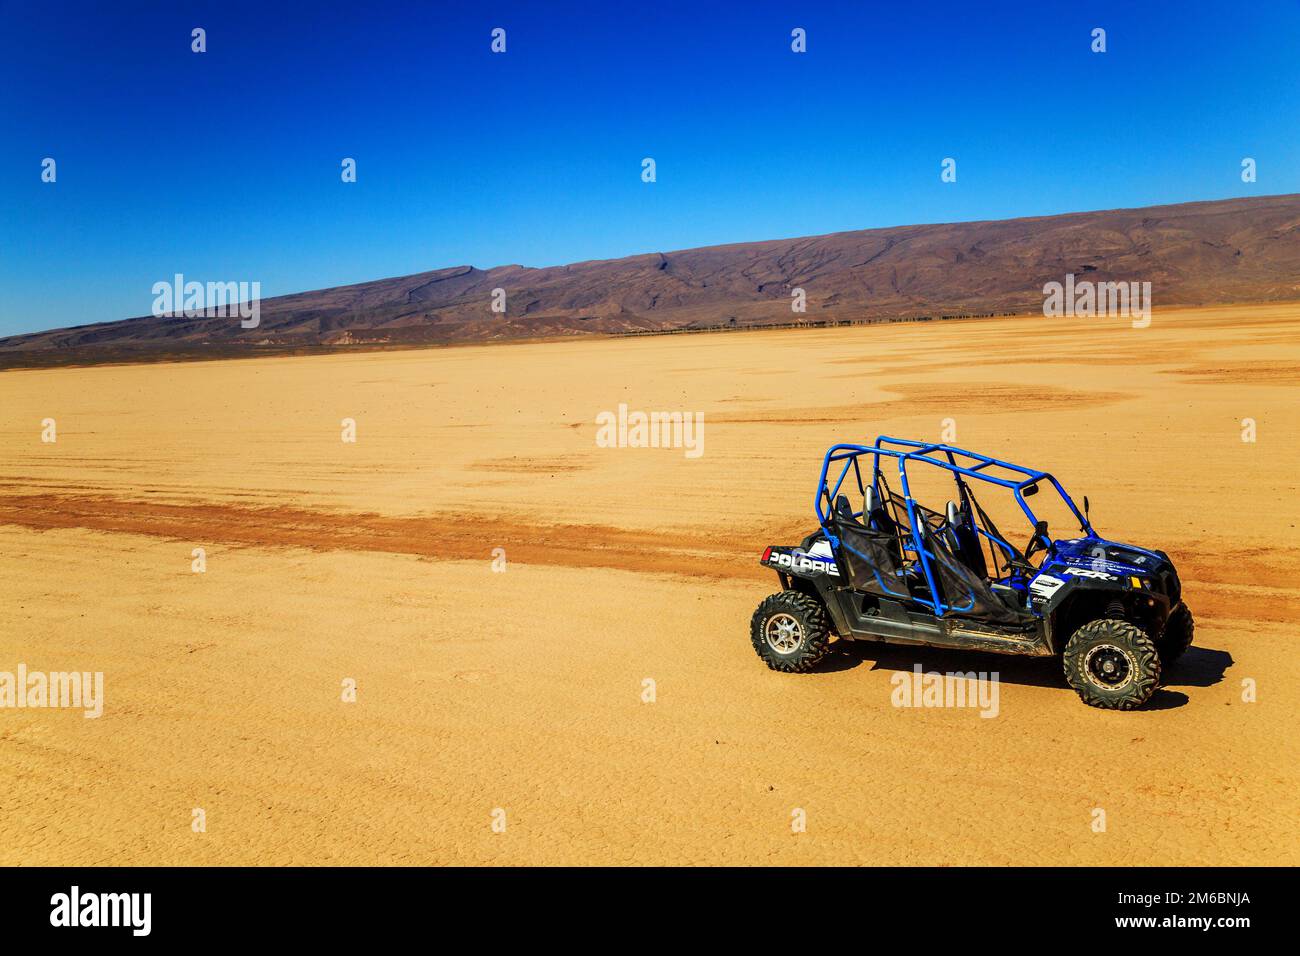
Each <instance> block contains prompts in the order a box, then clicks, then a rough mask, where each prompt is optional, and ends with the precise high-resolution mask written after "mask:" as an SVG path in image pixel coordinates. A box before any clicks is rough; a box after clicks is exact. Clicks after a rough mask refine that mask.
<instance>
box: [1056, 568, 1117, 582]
mask: <svg viewBox="0 0 1300 956" xmlns="http://www.w3.org/2000/svg"><path fill="white" fill-rule="evenodd" d="M1061 574H1068V575H1070V577H1072V578H1096V579H1097V580H1098V581H1118V580H1119V578H1117V577H1116V576H1115V575H1113V574H1107V573H1106V572H1105V571H1094V570H1093V569H1092V568H1066V569H1065V570H1064V571H1062V572H1061Z"/></svg>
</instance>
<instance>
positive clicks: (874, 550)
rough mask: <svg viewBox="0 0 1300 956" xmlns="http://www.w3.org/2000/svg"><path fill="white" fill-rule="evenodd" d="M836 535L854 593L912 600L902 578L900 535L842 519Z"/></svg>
mask: <svg viewBox="0 0 1300 956" xmlns="http://www.w3.org/2000/svg"><path fill="white" fill-rule="evenodd" d="M835 534H836V536H837V537H838V538H839V539H840V551H841V553H842V555H843V558H844V563H845V564H846V565H848V568H847V570H848V573H849V584H850V585H851V586H852V587H853V589H854V590H856V591H866V592H868V593H869V594H876V595H880V596H882V597H895V598H909V597H911V594H910V593H909V591H908V588H907V582H906V580H904V578H903V575H902V565H901V562H900V561H899V557H898V536H897V534H895V533H894V532H886V531H876V530H873V529H871V528H868V527H866V526H864V525H862V524H859V523H857V522H856V521H845V520H844V519H842V518H838V517H837V519H836V522H835Z"/></svg>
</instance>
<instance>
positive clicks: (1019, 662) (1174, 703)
mask: <svg viewBox="0 0 1300 956" xmlns="http://www.w3.org/2000/svg"><path fill="white" fill-rule="evenodd" d="M863 663H870V665H871V670H873V671H877V670H881V671H885V670H888V671H904V672H908V671H911V670H912V669H913V668H914V667H916V665H918V664H919V665H921V670H923V671H926V672H929V671H938V672H940V673H948V672H953V673H968V672H970V671H975V672H979V671H984V672H985V673H990V672H992V671H997V673H998V679H999V680H1001V681H1003V682H1005V683H1009V684H1022V685H1024V686H1027V687H1056V688H1060V689H1062V690H1069V689H1070V685H1069V684H1067V683H1066V682H1065V675H1064V674H1063V673H1062V672H1061V664H1060V662H1059V661H1058V660H1057V659H1056V658H1052V657H1013V656H1009V655H1003V654H987V653H983V652H980V651H956V650H948V649H946V648H942V647H925V646H921V645H917V646H907V647H904V646H901V645H898V644H883V643H877V642H875V641H837V642H836V643H835V653H833V654H831V655H830V656H828V657H827V658H826V660H824V661H822V663H821V665H820V666H819V667H818V668H817V670H819V671H822V672H826V673H832V672H835V671H846V670H852V669H853V668H855V667H857V666H858V665H860V664H863ZM1232 665H1233V660H1232V655H1231V654H1229V653H1228V652H1227V651H1220V650H1214V649H1213V648H1208V647H1191V648H1189V649H1188V651H1187V653H1186V654H1184V655H1183V657H1182V658H1181V659H1180V660H1179V661H1178V663H1176V664H1175V665H1174V666H1173V667H1172V668H1170V670H1169V673H1168V674H1166V675H1164V677H1163V679H1162V681H1161V687H1160V689H1159V690H1157V691H1156V692H1155V694H1154V695H1152V697H1151V699H1150V700H1149V701H1147V703H1146V704H1145V705H1143V708H1142V709H1144V710H1171V709H1173V708H1175V707H1181V706H1183V705H1184V704H1186V703H1187V702H1188V697H1187V695H1186V694H1184V693H1182V692H1181V691H1178V690H1174V689H1172V688H1174V687H1211V686H1213V685H1215V684H1217V683H1219V682H1220V681H1222V680H1223V677H1224V673H1225V672H1226V671H1227V669H1228V668H1229V667H1231V666H1232Z"/></svg>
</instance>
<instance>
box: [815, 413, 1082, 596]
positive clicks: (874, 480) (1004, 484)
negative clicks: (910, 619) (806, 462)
mask: <svg viewBox="0 0 1300 956" xmlns="http://www.w3.org/2000/svg"><path fill="white" fill-rule="evenodd" d="M863 455H870V456H871V457H872V468H871V487H873V488H874V489H875V490H876V494H877V495H880V483H879V481H878V478H879V476H880V459H881V457H882V456H883V457H885V458H894V459H897V460H898V477H899V481H900V483H901V486H902V491H903V500H904V501H906V502H907V519H908V523H909V524H910V525H911V527H910V532H911V538H912V544H911V546H910V547H908V545H907V544H906V543H903V547H904V549H906V550H908V551H912V552H913V553H915V554H916V555H917V557H918V558H919V560H920V562H921V570H922V573H924V575H925V580H926V584H927V585H928V586H929V589H930V596H931V598H932V599H933V600H932V601H926V600H924V599H923V598H913V600H915V601H916V602H917V603H919V604H922V605H924V606H926V607H929V608H930V609H931V610H933V611H934V613H935V614H936V615H938V616H942V615H943V614H944V613H945V612H947V611H950V610H956V611H964V610H970V606H967V607H961V606H959V605H952V604H945V603H944V602H943V600H942V599H941V598H940V596H939V588H938V586H937V585H936V582H935V574H934V569H933V568H932V567H931V564H930V562H931V560H932V557H933V556H932V555H930V554H929V552H928V551H926V549H925V548H924V547H922V537H921V528H920V524H919V521H918V518H917V512H916V501H915V499H913V498H912V492H911V488H910V487H909V485H908V482H907V463H908V462H925V463H926V464H928V465H934V466H935V467H937V468H940V469H942V470H944V471H948V472H952V473H954V474H955V475H958V476H965V477H967V478H974V479H976V480H978V481H983V482H987V483H989V484H992V485H997V486H999V487H1001V488H1009V489H1011V493H1012V494H1013V495H1014V497H1015V500H1016V504H1018V505H1020V510H1021V511H1023V512H1024V513H1025V517H1027V518H1028V519H1029V525H1030V527H1031V528H1032V527H1037V526H1038V518H1037V516H1035V514H1034V512H1033V509H1032V508H1030V507H1029V504H1028V503H1027V502H1026V501H1025V495H1024V490H1025V489H1026V488H1029V487H1031V486H1036V485H1037V484H1038V483H1039V482H1042V481H1046V482H1049V483H1050V484H1051V485H1052V487H1053V488H1055V489H1056V492H1057V494H1059V495H1060V496H1061V498H1062V500H1064V501H1065V503H1066V504H1067V505H1068V506H1069V508H1070V511H1072V512H1073V513H1074V516H1075V517H1076V518H1078V519H1079V527H1080V529H1081V530H1082V531H1084V532H1085V535H1086V537H1089V538H1096V537H1097V533H1096V532H1095V531H1093V529H1092V525H1091V524H1090V523H1089V522H1088V518H1087V516H1086V515H1084V513H1083V512H1082V511H1080V510H1079V509H1078V507H1077V506H1076V505H1075V503H1074V500H1073V499H1072V498H1071V497H1070V496H1069V494H1067V493H1066V491H1065V489H1064V488H1062V487H1061V483H1060V482H1059V481H1057V480H1056V479H1055V478H1054V477H1053V476H1052V475H1050V474H1048V473H1047V472H1045V471H1036V470H1034V469H1032V468H1026V467H1024V466H1023V465H1015V464H1012V463H1011V462H1009V461H1002V460H1000V459H998V458H990V457H989V456H988V455H981V454H979V453H978V452H973V451H967V450H966V449H965V448H957V447H956V446H953V445H943V444H939V443H935V442H920V441H913V440H911V439H908V438H891V437H890V436H888V435H881V436H879V437H878V438H877V439H876V443H875V444H874V445H853V444H838V445H832V446H831V448H830V450H828V451H827V452H826V458H825V460H824V461H823V462H822V471H821V478H820V480H819V482H818V485H817V495H816V497H815V498H814V500H813V507H814V509H815V510H816V512H817V521H818V523H819V524H820V525H821V526H822V527H823V528H825V529H826V534H827V537H828V538H830V540H831V543H832V544H833V545H834V546H835V547H837V548H838V547H839V539H838V538H836V537H835V535H834V532H833V529H832V528H831V512H832V510H833V508H834V504H833V503H834V501H835V498H836V496H837V495H838V494H839V491H840V488H841V486H843V484H844V479H845V478H847V477H848V474H849V469H850V468H852V469H853V472H854V475H855V476H856V478H857V481H858V488H859V490H860V491H863V492H865V490H866V487H867V486H866V485H864V484H863V482H862V470H861V467H860V466H859V464H858V459H859V458H861V457H862V456H863ZM936 455H943V457H942V458H939V457H935V456H936ZM958 458H961V459H962V463H961V464H959V463H958ZM839 461H843V462H844V466H843V467H842V468H841V469H840V473H839V478H838V479H836V482H835V486H834V488H831V487H829V486H828V485H827V483H826V482H827V477H828V476H829V474H830V471H831V464H832V463H833V462H839ZM991 467H997V468H1002V469H1005V470H1007V471H1009V472H1011V473H1012V474H1013V475H1015V476H1018V477H1016V478H1002V477H997V476H995V475H990V474H985V473H983V470H984V469H985V468H991ZM954 480H955V481H956V482H957V487H958V492H959V494H960V495H961V498H962V503H963V504H965V502H966V498H967V493H966V488H965V486H964V485H963V484H962V482H961V480H960V478H956V479H954ZM823 502H825V505H826V511H823V510H822V504H823ZM853 515H854V517H862V519H863V520H864V521H866V520H868V518H867V516H865V515H863V514H862V512H860V511H855V512H853ZM975 530H976V531H978V532H979V533H980V534H981V535H983V536H984V537H985V538H987V539H988V540H989V541H991V542H992V543H993V544H994V545H996V546H997V547H999V548H1001V549H1002V550H1003V551H1005V552H1006V553H1007V555H1008V556H1014V555H1015V554H1016V553H1017V552H1016V551H1015V549H1013V548H1012V547H1011V546H1010V545H1009V544H1008V543H1007V542H1006V541H1003V540H1002V539H1001V538H995V537H994V536H993V535H991V534H989V533H988V531H986V530H985V529H984V528H982V527H980V526H979V523H978V522H976V523H975ZM1047 543H1048V545H1049V547H1050V545H1051V543H1052V541H1051V539H1050V538H1049V539H1047ZM973 600H974V597H973V595H972V602H973Z"/></svg>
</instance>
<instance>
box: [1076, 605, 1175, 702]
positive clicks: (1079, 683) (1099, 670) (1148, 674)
mask: <svg viewBox="0 0 1300 956" xmlns="http://www.w3.org/2000/svg"><path fill="white" fill-rule="evenodd" d="M1064 664H1065V679H1066V680H1067V681H1069V682H1070V686H1071V687H1073V688H1074V689H1075V691H1077V692H1078V694H1079V696H1080V697H1081V698H1082V699H1083V702H1084V703H1085V704H1088V705H1089V706H1092V707H1102V708H1105V709H1107V710H1133V709H1134V708H1137V707H1141V706H1142V705H1143V704H1145V703H1146V702H1147V701H1148V700H1150V699H1151V695H1152V694H1154V693H1155V692H1156V687H1157V686H1158V685H1159V684H1160V654H1159V653H1158V652H1157V651H1156V645H1155V643H1154V642H1153V641H1152V640H1151V638H1149V637H1148V636H1147V635H1146V632H1145V631H1143V630H1142V629H1141V628H1140V627H1137V626H1136V625H1133V624H1130V623H1129V622H1128V621H1121V620H1119V619H1117V618H1099V619H1098V620H1095V621H1089V622H1088V623H1087V624H1085V625H1083V627H1081V628H1079V629H1078V630H1077V631H1075V632H1074V635H1073V636H1072V637H1071V638H1070V642H1069V643H1068V644H1066V645H1065V655H1064Z"/></svg>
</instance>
